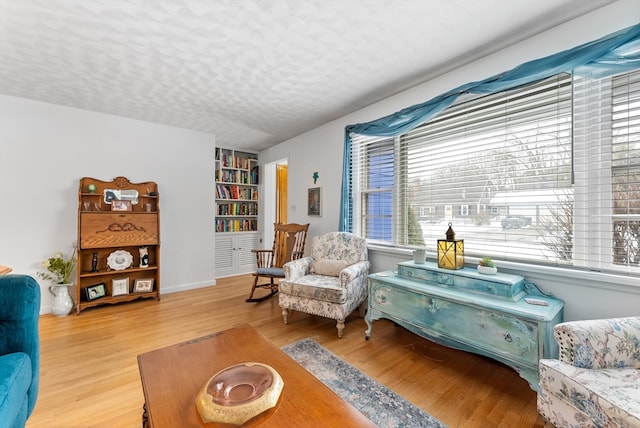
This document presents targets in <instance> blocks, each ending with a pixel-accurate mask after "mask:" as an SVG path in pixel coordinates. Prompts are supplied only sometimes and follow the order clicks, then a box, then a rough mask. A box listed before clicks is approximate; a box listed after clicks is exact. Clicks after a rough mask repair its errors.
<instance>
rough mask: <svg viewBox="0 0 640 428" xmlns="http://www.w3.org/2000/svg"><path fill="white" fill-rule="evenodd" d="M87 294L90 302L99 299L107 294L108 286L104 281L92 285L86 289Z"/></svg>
mask: <svg viewBox="0 0 640 428" xmlns="http://www.w3.org/2000/svg"><path fill="white" fill-rule="evenodd" d="M84 292H85V295H86V296H87V301H88V302H90V301H92V300H96V299H99V298H101V297H104V296H106V295H107V287H106V284H105V283H104V282H101V283H100V284H96V285H91V286H89V287H86V288H85V289H84Z"/></svg>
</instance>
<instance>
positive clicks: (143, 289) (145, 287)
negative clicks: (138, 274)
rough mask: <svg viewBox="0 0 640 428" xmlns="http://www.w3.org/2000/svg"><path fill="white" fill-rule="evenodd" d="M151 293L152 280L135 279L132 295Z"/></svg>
mask: <svg viewBox="0 0 640 428" xmlns="http://www.w3.org/2000/svg"><path fill="white" fill-rule="evenodd" d="M151 291H153V278H144V279H136V282H135V283H134V284H133V292H134V293H149V292H151Z"/></svg>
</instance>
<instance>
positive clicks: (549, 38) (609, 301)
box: [260, 0, 640, 320]
mask: <svg viewBox="0 0 640 428" xmlns="http://www.w3.org/2000/svg"><path fill="white" fill-rule="evenodd" d="M638 17H640V2H639V1H637V0H622V1H618V2H615V3H613V4H611V5H609V6H606V7H604V8H601V9H599V10H597V11H595V12H592V13H590V14H587V15H584V16H582V17H580V18H578V19H575V20H573V21H570V22H567V23H565V24H563V25H561V26H558V27H555V28H553V29H551V30H549V31H546V32H544V33H541V34H539V35H537V36H535V37H532V38H530V39H528V40H525V41H523V42H521V43H518V44H516V45H514V46H511V47H509V48H507V49H504V50H502V51H499V52H497V53H495V54H493V55H490V56H488V57H485V58H483V59H481V60H478V61H475V62H473V63H471V64H468V65H466V66H464V67H461V68H459V69H456V70H454V71H452V72H450V73H447V74H445V75H443V76H440V77H438V78H435V79H433V80H431V81H429V82H426V83H424V84H421V85H419V86H416V87H414V88H412V89H409V90H407V91H404V92H402V93H399V94H397V95H394V96H392V97H390V98H387V99H385V100H383V101H381V102H378V103H376V104H373V105H371V106H369V107H367V108H364V109H362V110H359V111H357V112H355V113H353V114H350V115H348V116H344V117H342V118H340V119H338V120H335V121H333V122H331V123H329V124H327V125H324V126H322V127H320V128H317V129H315V130H313V131H310V132H307V133H305V134H303V135H300V136H297V137H295V138H292V139H290V140H288V141H285V142H283V143H281V144H279V145H277V146H274V147H272V148H270V149H268V150H265V151H263V152H262V153H260V162H261V163H269V162H273V161H275V160H276V159H281V158H288V159H289V213H288V217H289V221H290V222H297V223H307V222H310V223H311V226H310V230H309V235H310V237H311V236H314V235H320V234H323V233H326V232H329V231H332V230H337V228H338V217H339V211H340V187H341V174H342V159H343V145H344V129H345V126H347V125H349V124H354V123H360V122H367V121H370V120H374V119H377V118H380V117H383V116H386V115H388V114H391V113H393V112H395V111H398V110H400V109H402V108H405V107H408V106H411V105H414V104H417V103H421V102H424V101H427V100H429V99H431V98H433V97H435V96H437V95H439V94H441V93H443V92H445V91H447V90H449V89H453V88H455V87H457V86H459V85H462V84H464V83H468V82H471V81H476V80H481V79H484V78H486V77H490V76H492V75H495V74H497V73H500V72H502V71H506V70H509V69H511V68H513V67H515V66H517V65H519V64H521V63H523V62H526V61H529V60H532V59H536V58H540V57H544V56H547V55H551V54H553V53H556V52H559V51H562V50H565V49H570V48H572V47H575V46H577V45H580V44H582V43H586V42H589V41H592V40H595V39H598V38H600V37H602V36H605V35H607V34H610V33H613V32H615V31H617V30H620V29H623V28H626V27H629V26H631V25H634V24H637V21H638ZM443 37H446V35H444V36H443ZM314 171H318V173H319V175H320V179H319V180H318V185H320V186H322V188H323V193H324V194H323V197H324V203H323V216H322V217H321V218H318V217H308V216H307V214H306V195H307V188H309V187H312V186H313V178H312V175H313V172H314ZM443 233H444V231H443ZM307 242H310V240H308V241H307ZM307 250H308V249H307ZM370 258H371V261H372V265H373V271H380V270H386V269H391V268H393V267H394V266H395V264H396V263H397V262H398V261H402V260H408V259H409V258H410V255H409V253H408V252H395V253H394V252H387V251H378V250H375V249H372V250H370ZM508 268H510V269H511V271H512V272H517V273H521V274H523V275H525V276H526V277H527V278H528V279H530V280H532V281H535V282H536V283H537V284H538V285H540V286H542V287H543V288H545V289H546V290H548V291H551V292H553V293H554V294H555V295H556V296H558V297H560V298H562V299H563V300H565V302H566V303H567V305H566V309H565V319H567V320H572V319H586V318H598V317H608V316H627V315H633V314H636V315H637V314H640V280H638V279H637V278H629V277H611V276H606V275H598V274H589V273H587V274H584V275H583V274H581V275H573V276H572V278H566V277H564V276H561V275H557V274H555V273H554V272H553V271H551V272H549V271H546V270H544V271H541V270H537V271H534V270H528V269H526V267H523V266H516V265H513V264H512V265H511V266H504V267H503V269H502V270H505V271H506V270H508ZM585 284H586V285H585Z"/></svg>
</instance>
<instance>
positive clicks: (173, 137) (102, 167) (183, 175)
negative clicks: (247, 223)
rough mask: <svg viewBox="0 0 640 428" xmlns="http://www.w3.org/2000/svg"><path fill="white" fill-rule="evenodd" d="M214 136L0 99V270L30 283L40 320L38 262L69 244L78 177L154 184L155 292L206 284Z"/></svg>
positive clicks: (45, 298) (46, 299) (45, 303)
mask: <svg viewBox="0 0 640 428" xmlns="http://www.w3.org/2000/svg"><path fill="white" fill-rule="evenodd" d="M214 146H215V136H214V135H212V134H206V133H201V132H195V131H189V130H185V129H179V128H174V127H169V126H162V125H157V124H152V123H148V122H142V121H138V120H132V119H126V118H122V117H118V116H112V115H106V114H101V113H94V112H89V111H85V110H79V109H74V108H69V107H63V106H58V105H53V104H47V103H42V102H37V101H31V100H26V99H21V98H15V97H8V96H0V264H3V265H8V266H11V267H12V268H13V270H14V273H24V274H28V275H32V276H34V277H35V278H36V279H37V280H38V281H39V282H40V284H41V286H42V306H41V313H45V312H50V305H51V302H52V299H53V295H52V294H50V293H49V292H48V291H47V290H48V286H49V283H48V282H46V281H43V280H41V279H40V278H39V277H37V275H36V273H37V272H38V270H40V269H41V262H42V260H43V259H44V258H46V257H50V256H52V255H53V254H54V253H55V252H57V251H64V252H67V251H68V250H70V249H71V246H72V245H73V243H74V242H75V241H76V239H77V218H78V216H77V204H78V193H77V192H78V181H79V179H80V178H82V177H94V178H98V179H101V180H111V179H113V178H115V177H117V176H124V177H127V178H128V179H129V180H130V181H132V182H143V181H155V182H157V183H158V188H159V194H160V240H161V245H162V246H161V269H160V275H161V276H160V279H161V294H165V293H169V292H175V291H181V290H186V289H190V288H197V287H202V286H207V285H213V284H215V281H214V277H215V275H214V264H213V260H214V231H213V217H214V194H213V190H212V189H213V187H212V183H213V177H214V175H213V159H214Z"/></svg>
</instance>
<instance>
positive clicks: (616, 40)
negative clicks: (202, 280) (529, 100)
mask: <svg viewBox="0 0 640 428" xmlns="http://www.w3.org/2000/svg"><path fill="white" fill-rule="evenodd" d="M639 67H640V24H637V25H634V26H632V27H629V28H626V29H624V30H620V31H618V32H615V33H613V34H610V35H608V36H605V37H602V38H601V39H598V40H595V41H593V42H590V43H585V44H583V45H580V46H577V47H575V48H573V49H569V50H566V51H562V52H559V53H557V54H554V55H551V56H548V57H545V58H540V59H536V60H533V61H529V62H526V63H524V64H521V65H519V66H517V67H515V68H513V69H511V70H509V71H506V72H504V73H500V74H498V75H495V76H492V77H489V78H488V79H484V80H481V81H478V82H471V83H467V84H464V85H462V86H459V87H457V88H455V89H452V90H450V91H448V92H446V93H444V94H441V95H438V96H437V97H435V98H432V99H431V100H429V101H426V102H424V103H421V104H416V105H414V106H411V107H407V108H405V109H402V110H400V111H398V112H396V113H393V114H391V115H389V116H385V117H382V118H380V119H376V120H374V121H371V122H366V123H358V124H354V125H348V126H347V127H346V128H345V142H344V161H343V167H342V174H343V176H342V198H341V203H340V221H339V230H341V231H351V230H352V219H351V216H352V210H353V209H352V206H353V200H352V198H351V162H350V158H351V156H350V154H351V147H352V144H351V134H352V133H355V134H361V135H370V136H381V137H394V136H397V135H401V134H404V133H405V132H407V131H410V130H411V129H413V128H415V127H417V126H418V125H421V124H423V123H424V122H426V121H428V120H429V119H431V118H433V117H434V116H436V115H437V114H438V113H440V112H441V111H443V110H445V109H446V108H447V107H449V106H450V105H451V104H453V103H454V102H455V101H456V100H457V99H458V97H460V96H461V95H465V94H491V93H496V92H500V91H504V90H507V89H510V88H514V87H517V86H520V85H523V84H526V83H530V82H535V81H537V80H540V79H545V78H547V77H550V76H553V75H556V74H558V73H573V74H576V75H580V76H586V77H605V76H608V75H613V74H619V73H623V72H625V71H629V70H633V69H637V68H639Z"/></svg>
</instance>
